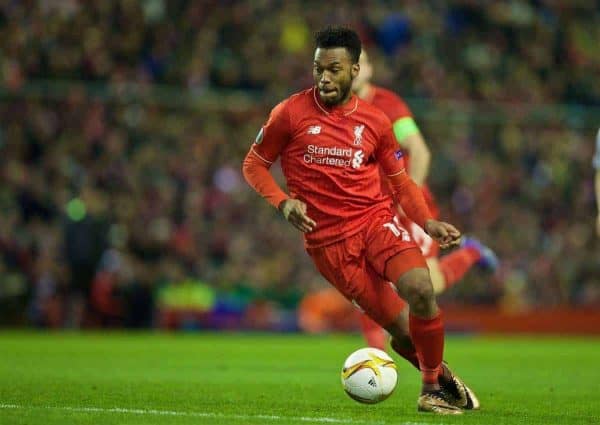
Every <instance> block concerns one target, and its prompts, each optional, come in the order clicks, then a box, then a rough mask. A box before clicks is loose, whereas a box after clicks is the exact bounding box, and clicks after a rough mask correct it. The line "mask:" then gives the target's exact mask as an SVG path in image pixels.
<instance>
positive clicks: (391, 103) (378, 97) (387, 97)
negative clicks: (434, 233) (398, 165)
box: [364, 85, 439, 217]
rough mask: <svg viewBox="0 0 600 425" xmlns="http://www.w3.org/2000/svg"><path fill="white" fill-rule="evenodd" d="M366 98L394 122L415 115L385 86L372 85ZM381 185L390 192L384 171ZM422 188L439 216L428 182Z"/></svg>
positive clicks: (408, 162) (408, 161)
mask: <svg viewBox="0 0 600 425" xmlns="http://www.w3.org/2000/svg"><path fill="white" fill-rule="evenodd" d="M364 100H365V101H366V102H368V103H370V104H371V105H373V106H375V107H376V108H379V109H381V110H382V111H383V113H384V114H385V115H386V116H387V117H388V118H389V119H390V121H391V122H392V124H393V123H395V122H396V121H398V120H399V119H402V118H407V117H409V118H412V117H413V114H412V112H411V110H410V108H409V107H408V105H407V104H406V103H405V102H404V100H402V98H401V97H400V96H398V95H397V94H396V93H394V92H392V91H390V90H387V89H384V88H383V87H379V86H376V85H372V88H371V91H370V93H369V94H368V96H367V97H366V98H365V99H364ZM403 152H404V163H405V165H406V168H407V169H410V156H409V154H408V151H406V150H404V149H403ZM381 186H382V187H381V190H382V191H383V193H386V194H387V193H390V188H389V185H388V184H387V178H386V177H385V175H384V174H383V173H382V175H381ZM421 189H422V190H423V197H424V198H425V200H426V201H427V205H428V207H429V209H430V210H431V212H432V213H433V215H434V217H438V216H439V208H438V206H437V204H436V202H435V199H434V197H433V194H432V193H431V190H430V189H429V187H428V186H427V185H426V184H424V185H423V186H422V188H421Z"/></svg>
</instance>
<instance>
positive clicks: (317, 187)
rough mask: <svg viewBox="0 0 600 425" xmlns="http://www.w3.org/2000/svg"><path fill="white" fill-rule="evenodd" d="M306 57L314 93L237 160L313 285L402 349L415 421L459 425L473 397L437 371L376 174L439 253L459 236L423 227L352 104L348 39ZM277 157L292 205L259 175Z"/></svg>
mask: <svg viewBox="0 0 600 425" xmlns="http://www.w3.org/2000/svg"><path fill="white" fill-rule="evenodd" d="M316 47H317V48H316V50H315V58H314V64H313V77H314V80H315V86H314V87H312V88H311V89H308V90H305V91H303V92H300V93H297V94H295V95H293V96H291V97H289V98H288V99H286V100H285V101H283V102H281V103H280V104H279V105H277V106H276V107H275V108H274V109H273V110H272V111H271V115H270V117H269V120H268V121H267V123H266V124H265V125H264V126H263V127H262V129H261V130H260V132H259V134H258V136H257V138H256V141H255V143H254V145H253V147H252V148H251V149H250V151H249V152H248V154H247V156H246V158H245V160H244V166H243V172H244V176H245V178H246V180H247V181H248V183H249V184H250V185H251V186H252V187H253V188H254V189H255V190H256V191H257V192H258V193H259V194H260V195H261V196H263V197H264V198H265V199H266V200H267V201H268V202H269V203H270V204H271V205H273V206H274V207H276V208H278V209H279V210H280V211H281V212H282V214H283V216H284V217H285V218H286V220H288V221H289V222H290V223H291V224H292V225H294V226H295V227H296V228H297V229H299V230H300V231H302V232H303V233H304V237H305V245H306V248H307V252H308V253H309V254H310V256H311V257H312V259H313V261H314V262H315V264H316V266H317V268H318V269H319V271H320V272H321V274H323V276H324V277H325V278H326V279H327V280H328V281H329V282H330V283H331V284H332V285H333V286H335V287H336V288H337V289H338V290H339V291H340V292H341V293H342V294H343V295H344V296H345V297H346V298H348V299H349V300H352V301H353V302H355V303H356V304H358V305H359V306H360V307H361V308H362V309H363V310H364V311H365V313H366V314H368V315H369V316H370V317H371V318H372V319H373V320H375V321H376V322H377V323H379V325H381V326H382V327H384V328H385V329H386V330H388V332H390V334H391V335H392V337H393V339H398V340H402V341H404V342H406V341H409V342H410V345H411V347H412V353H413V355H414V357H413V360H414V361H417V362H418V364H419V369H420V371H421V374H422V379H423V385H422V390H421V395H420V396H419V399H418V408H419V410H422V411H429V412H434V413H439V414H460V413H461V410H460V408H458V407H463V408H474V407H477V406H478V403H477V400H476V398H475V397H474V395H473V393H472V392H471V391H470V390H469V389H468V388H467V387H466V386H465V385H464V384H463V383H462V382H461V381H460V380H459V379H458V378H457V377H456V376H454V375H452V373H451V372H450V370H449V369H448V367H447V366H446V365H443V364H442V358H443V351H444V329H443V321H442V317H441V312H440V311H439V309H438V307H437V304H436V302H435V295H434V291H433V287H432V284H431V281H430V278H429V271H428V269H427V264H426V262H425V260H424V258H423V256H422V254H421V252H420V250H419V249H418V247H417V246H416V245H415V244H414V242H413V241H412V240H411V238H410V236H409V234H408V233H407V232H406V231H404V230H403V229H401V228H399V227H398V226H397V221H396V220H395V219H394V216H395V214H394V212H393V210H392V205H391V204H390V199H389V197H387V196H385V195H383V194H382V193H381V189H380V184H379V182H380V179H379V166H381V167H382V169H383V170H384V172H385V174H386V176H387V177H388V179H389V180H390V184H391V187H392V192H393V195H394V197H395V198H396V199H397V201H398V203H399V204H400V205H401V206H402V208H403V210H404V211H405V212H406V214H407V215H408V216H409V217H410V218H411V220H412V221H414V222H415V223H418V224H419V225H420V226H422V228H424V229H425V230H426V231H427V233H428V234H429V235H430V236H432V237H433V238H434V239H436V240H437V241H438V242H439V243H440V245H441V246H442V247H449V246H453V245H455V244H457V243H458V241H459V240H460V232H458V230H456V229H455V228H454V227H453V226H452V225H450V224H448V223H444V222H441V221H437V220H435V219H434V218H433V217H432V214H431V212H430V211H429V209H428V207H427V205H426V202H425V200H424V198H423V195H422V192H421V190H420V189H419V188H418V187H417V186H416V185H415V183H414V182H413V181H412V180H411V179H410V178H409V177H408V175H407V173H406V172H405V170H404V165H403V161H402V153H401V152H400V151H399V150H398V146H397V143H396V141H395V138H394V135H393V133H392V128H391V125H390V122H389V119H388V118H387V117H386V116H385V115H384V114H383V113H382V112H381V111H380V110H378V109H377V108H375V107H373V106H371V105H369V104H368V103H366V102H364V101H362V100H359V99H358V98H357V97H356V96H354V95H353V94H352V90H351V86H352V80H353V79H354V78H355V77H356V76H357V75H358V73H359V70H360V65H359V64H358V60H359V56H360V51H361V43H360V39H359V38H358V35H357V34H356V33H355V32H354V31H351V30H348V29H344V28H327V29H326V30H324V31H321V32H319V33H318V34H317V37H316ZM278 157H281V166H282V169H283V173H284V175H285V178H286V181H287V186H288V189H289V191H290V196H288V195H287V194H286V193H284V192H283V191H282V189H281V188H280V187H279V185H278V184H277V183H276V181H275V180H274V178H273V176H272V175H271V174H270V172H269V168H270V166H271V165H272V163H273V162H274V161H275V160H276V159H277V158H278ZM389 282H393V284H394V286H395V287H394V288H392V286H391V285H390V284H389ZM396 291H397V292H396ZM398 293H399V294H400V295H401V296H402V297H403V298H404V299H406V301H407V303H408V304H409V307H410V311H409V312H408V313H407V310H408V309H407V308H405V307H406V305H405V303H404V301H403V300H402V299H400V298H399V297H398Z"/></svg>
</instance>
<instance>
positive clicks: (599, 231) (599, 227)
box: [596, 213, 600, 236]
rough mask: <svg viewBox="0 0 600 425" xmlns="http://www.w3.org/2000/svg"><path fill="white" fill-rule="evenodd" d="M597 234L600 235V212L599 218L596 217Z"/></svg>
mask: <svg viewBox="0 0 600 425" xmlns="http://www.w3.org/2000/svg"><path fill="white" fill-rule="evenodd" d="M596 234H597V235H598V236H600V213H598V218H596Z"/></svg>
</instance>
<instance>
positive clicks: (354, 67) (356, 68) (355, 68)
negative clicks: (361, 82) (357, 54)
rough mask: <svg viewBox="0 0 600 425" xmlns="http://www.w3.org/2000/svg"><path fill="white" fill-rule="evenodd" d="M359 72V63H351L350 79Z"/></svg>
mask: <svg viewBox="0 0 600 425" xmlns="http://www.w3.org/2000/svg"><path fill="white" fill-rule="evenodd" d="M359 72H360V65H359V64H358V62H357V63H353V64H352V68H350V74H351V75H352V79H354V78H356V77H358V74H359Z"/></svg>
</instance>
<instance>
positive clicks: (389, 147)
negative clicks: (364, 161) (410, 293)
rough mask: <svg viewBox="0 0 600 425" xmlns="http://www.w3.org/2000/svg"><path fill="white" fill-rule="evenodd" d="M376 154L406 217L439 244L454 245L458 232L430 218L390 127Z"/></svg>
mask: <svg viewBox="0 0 600 425" xmlns="http://www.w3.org/2000/svg"><path fill="white" fill-rule="evenodd" d="M376 156H377V160H378V161H379V163H380V165H381V167H382V168H383V171H384V172H385V174H386V175H387V177H388V179H389V182H390V186H391V188H392V192H393V194H394V198H395V199H396V202H398V204H400V206H401V207H402V209H403V210H404V212H405V213H406V215H407V216H408V218H410V219H411V220H412V221H414V222H415V223H417V224H418V225H419V226H421V227H422V228H423V229H424V230H425V231H426V232H427V233H428V234H429V235H430V236H431V237H432V238H434V239H435V240H436V241H438V242H439V244H440V247H441V248H448V247H450V246H453V245H457V244H458V243H459V242H460V232H459V231H458V230H457V229H456V228H455V227H454V226H453V225H451V224H449V223H445V222H443V221H437V220H434V219H433V215H432V214H431V212H430V211H429V208H428V207H427V203H426V201H425V198H424V197H423V193H422V191H421V189H420V188H419V187H418V186H417V185H416V184H415V182H414V181H412V179H411V178H410V177H409V176H408V174H407V173H406V170H405V169H404V161H403V160H402V156H401V154H400V152H399V151H398V146H397V143H396V142H395V136H394V135H393V134H392V131H391V128H390V129H389V130H386V131H384V133H383V134H382V136H381V137H380V139H379V145H378V148H377V151H376Z"/></svg>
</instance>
